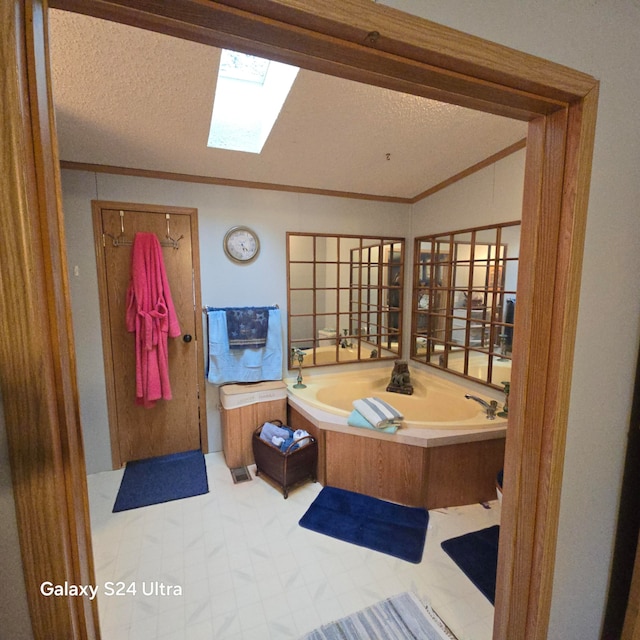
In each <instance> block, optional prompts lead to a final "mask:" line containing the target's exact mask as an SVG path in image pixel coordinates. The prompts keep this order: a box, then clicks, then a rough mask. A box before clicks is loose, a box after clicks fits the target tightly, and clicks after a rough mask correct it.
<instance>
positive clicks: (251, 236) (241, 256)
mask: <svg viewBox="0 0 640 640" xmlns="http://www.w3.org/2000/svg"><path fill="white" fill-rule="evenodd" d="M224 250H225V252H226V254H227V255H228V256H229V257H230V258H231V259H232V260H235V261H237V262H250V261H251V260H253V259H254V258H255V257H256V256H257V255H258V251H260V241H259V240H258V236H257V235H256V233H255V232H254V231H252V230H251V229H249V228H248V227H234V228H233V229H229V231H227V235H225V237H224Z"/></svg>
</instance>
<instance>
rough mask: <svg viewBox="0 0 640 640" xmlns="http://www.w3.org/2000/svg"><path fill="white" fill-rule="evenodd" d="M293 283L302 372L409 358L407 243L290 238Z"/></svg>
mask: <svg viewBox="0 0 640 640" xmlns="http://www.w3.org/2000/svg"><path fill="white" fill-rule="evenodd" d="M287 280H288V294H289V298H288V308H289V312H288V333H289V336H288V339H289V350H288V353H289V354H291V350H292V349H301V350H303V351H304V352H305V354H306V355H305V358H304V361H303V363H302V366H303V367H312V366H319V365H328V364H337V363H343V362H356V361H360V360H370V359H375V360H381V359H390V358H398V357H400V356H401V355H402V354H401V349H402V332H401V328H402V297H403V296H402V283H403V281H404V239H402V238H387V237H376V236H352V235H349V236H341V235H329V234H312V233H287ZM295 364H296V366H297V361H296V363H295ZM290 366H293V362H290Z"/></svg>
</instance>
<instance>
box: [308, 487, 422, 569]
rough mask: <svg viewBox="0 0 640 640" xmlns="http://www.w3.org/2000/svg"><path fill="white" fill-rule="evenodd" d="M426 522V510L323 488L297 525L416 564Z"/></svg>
mask: <svg viewBox="0 0 640 640" xmlns="http://www.w3.org/2000/svg"><path fill="white" fill-rule="evenodd" d="M428 522H429V513H428V512H427V511H426V509H420V508H417V507H405V506H402V505H400V504H395V503H394V502H386V501H385V500H378V499H377V498H371V497H370V496H365V495H362V494H360V493H354V492H352V491H345V490H344V489H337V488H336V487H324V489H322V491H321V492H320V493H319V494H318V496H317V498H316V499H315V500H314V501H313V502H312V504H311V506H310V507H309V509H308V510H307V512H306V513H305V514H304V515H303V516H302V518H301V519H300V522H299V524H300V526H301V527H304V528H305V529H311V530H312V531H317V532H318V533H323V534H324V535H326V536H331V537H332V538H337V539H338V540H344V541H345V542H351V543H352V544H357V545H358V546H360V547H366V548H367V549H373V550H374V551H380V552H382V553H386V554H388V555H390V556H394V557H396V558H400V559H402V560H407V561H408V562H414V563H416V564H417V563H419V562H420V561H421V560H422V552H423V550H424V541H425V537H426V535H427V523H428Z"/></svg>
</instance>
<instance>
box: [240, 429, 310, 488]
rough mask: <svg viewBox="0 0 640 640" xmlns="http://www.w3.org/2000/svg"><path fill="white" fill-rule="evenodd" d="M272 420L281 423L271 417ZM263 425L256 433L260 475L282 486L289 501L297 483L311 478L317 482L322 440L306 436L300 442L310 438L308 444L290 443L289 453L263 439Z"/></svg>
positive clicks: (257, 462) (257, 460)
mask: <svg viewBox="0 0 640 640" xmlns="http://www.w3.org/2000/svg"><path fill="white" fill-rule="evenodd" d="M270 422H280V421H279V420H270ZM261 430H262V425H261V426H260V427H258V428H257V429H256V430H255V431H254V432H253V439H252V444H253V457H254V458H255V461H256V475H259V474H261V473H262V474H264V475H265V476H267V477H268V478H270V479H271V480H273V482H275V483H276V484H277V485H278V486H279V487H280V488H281V489H282V493H283V495H284V498H285V500H286V499H287V497H288V496H289V488H290V487H292V486H293V485H295V484H297V483H298V482H301V481H302V480H306V479H307V478H311V480H313V482H315V481H316V467H317V464H318V443H317V441H316V439H315V438H314V437H313V436H306V437H304V438H302V439H300V440H298V443H300V442H303V443H304V442H305V441H307V444H305V445H304V446H298V447H296V448H295V449H293V447H294V446H295V444H298V443H293V444H291V445H290V447H289V449H287V451H286V452H284V453H283V452H282V451H280V449H279V448H278V447H276V446H274V445H273V444H271V443H270V442H266V441H265V440H262V439H261V438H260V431H261Z"/></svg>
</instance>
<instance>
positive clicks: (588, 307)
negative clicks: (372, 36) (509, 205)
mask: <svg viewBox="0 0 640 640" xmlns="http://www.w3.org/2000/svg"><path fill="white" fill-rule="evenodd" d="M381 2H384V4H387V5H389V6H393V7H395V8H398V9H401V10H403V11H406V12H409V13H413V14H415V15H419V16H421V17H424V18H427V19H430V20H433V21H434V22H438V23H441V24H445V25H448V26H450V27H453V28H455V29H459V30H461V31H465V32H467V33H471V34H474V35H478V36H481V37H483V38H486V39H488V40H492V41H495V42H498V43H500V44H503V45H507V46H510V47H513V48H514V49H519V50H521V51H525V52H527V53H531V54H534V55H537V56H540V57H542V58H546V59H549V60H553V61H555V62H558V63H561V64H564V65H567V66H569V67H572V68H574V69H578V70H580V71H583V72H586V73H589V74H591V75H592V76H594V77H596V78H598V79H599V80H600V82H601V85H600V101H599V112H598V124H597V131H596V144H595V153H594V159H593V177H592V184H591V197H590V203H589V216H588V221H587V234H586V244H585V252H584V267H583V274H582V288H581V300H580V309H579V317H578V328H577V333H576V352H575V359H574V368H573V379H572V394H571V403H570V408H569V427H568V434H567V446H566V454H565V466H564V479H563V484H562V503H561V513H560V525H559V531H558V548H557V554H556V570H555V579H554V590H553V600H552V610H551V620H550V627H549V635H548V637H549V638H551V639H552V640H565V639H567V640H573V639H578V638H579V639H580V640H591V639H592V638H598V637H599V635H600V628H601V625H602V618H603V611H604V606H605V601H606V595H607V588H608V576H609V571H610V563H611V555H612V546H613V539H614V535H615V526H616V516H617V508H618V500H619V494H620V485H621V473H622V464H623V459H624V451H625V446H626V432H627V430H628V428H629V417H630V410H631V397H632V393H633V383H634V375H635V363H636V359H637V355H638V343H639V333H640V326H639V318H640V295H639V294H640V291H639V290H640V280H639V278H638V274H639V273H640V225H639V224H638V219H639V218H638V215H639V214H638V202H640V181H639V180H638V167H639V166H640V119H639V118H638V115H637V105H638V103H639V102H640V65H638V60H639V59H640V38H638V33H640V4H639V3H638V2H637V0H563V1H562V2H560V1H558V0H535V2H534V1H533V0H529V1H527V2H514V1H513V0H487V1H486V2H475V1H472V0H381ZM603 356H604V357H603Z"/></svg>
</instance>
